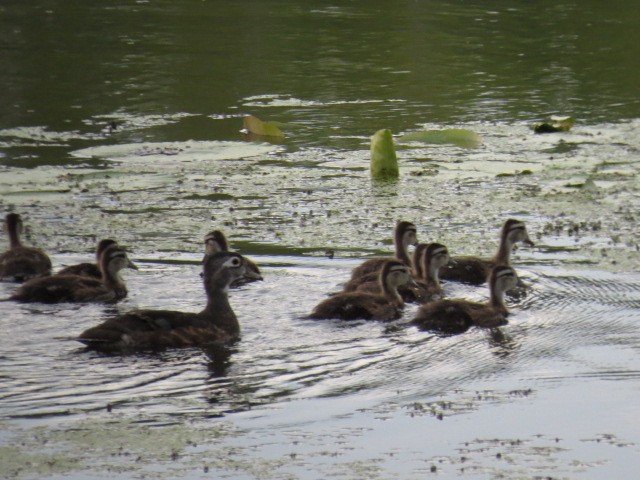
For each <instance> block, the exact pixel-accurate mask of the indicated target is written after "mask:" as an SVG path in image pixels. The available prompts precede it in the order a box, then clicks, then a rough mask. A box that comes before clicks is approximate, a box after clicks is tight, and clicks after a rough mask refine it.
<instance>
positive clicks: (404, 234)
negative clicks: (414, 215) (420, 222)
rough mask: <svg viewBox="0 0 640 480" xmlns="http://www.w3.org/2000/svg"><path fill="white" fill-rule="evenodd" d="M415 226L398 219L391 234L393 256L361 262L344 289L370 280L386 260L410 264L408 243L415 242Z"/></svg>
mask: <svg viewBox="0 0 640 480" xmlns="http://www.w3.org/2000/svg"><path fill="white" fill-rule="evenodd" d="M416 231H417V230H416V226H415V225H414V224H413V223H411V222H407V221H404V220H403V221H400V222H398V224H397V225H396V228H395V230H394V235H393V243H394V245H395V250H396V256H395V257H376V258H370V259H369V260H366V261H365V262H364V263H361V264H360V265H358V266H357V267H356V268H354V269H353V270H352V272H351V279H350V280H349V281H348V282H347V283H346V284H345V285H344V290H345V291H347V292H349V291H353V290H355V289H356V288H357V287H358V285H360V284H361V283H363V282H366V281H370V280H371V276H370V275H371V274H374V275H375V274H376V272H379V271H380V269H381V268H382V265H383V264H384V263H385V262H386V261H387V260H399V261H401V262H402V263H404V264H405V265H407V266H411V260H410V259H409V253H408V249H409V245H415V244H416V243H417V235H416Z"/></svg>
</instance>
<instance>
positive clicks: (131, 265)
mask: <svg viewBox="0 0 640 480" xmlns="http://www.w3.org/2000/svg"><path fill="white" fill-rule="evenodd" d="M127 268H130V269H131V270H138V266H137V265H136V264H135V263H133V262H132V261H131V260H129V263H128V264H127Z"/></svg>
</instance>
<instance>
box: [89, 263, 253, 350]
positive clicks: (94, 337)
mask: <svg viewBox="0 0 640 480" xmlns="http://www.w3.org/2000/svg"><path fill="white" fill-rule="evenodd" d="M203 270H204V275H203V283H204V290H205V292H206V294H207V305H206V307H205V308H204V310H202V311H201V312H200V313H188V312H178V311H173V310H134V311H132V312H129V313H126V314H124V315H121V316H118V317H115V318H111V319H109V320H106V321H104V322H103V323H101V324H100V325H98V326H95V327H92V328H90V329H88V330H86V331H84V332H82V333H81V334H80V336H79V338H78V341H80V342H82V343H84V344H85V345H87V346H88V347H90V348H93V349H96V350H104V351H117V350H144V349H147V350H148V349H161V348H171V347H192V346H208V345H219V344H223V343H228V342H231V341H233V340H236V339H238V338H239V337H240V323H239V322H238V319H237V317H236V315H235V313H234V311H233V309H232V308H231V305H230V304H229V297H228V290H229V286H230V285H231V284H232V283H233V282H236V281H238V280H242V279H243V278H244V277H248V279H249V280H260V279H261V277H260V275H259V274H257V273H256V272H255V271H254V270H252V269H251V268H250V267H249V265H248V263H247V260H246V258H244V257H243V256H242V255H240V254H238V253H234V252H218V253H212V254H211V255H208V256H207V257H206V258H205V260H204V266H203Z"/></svg>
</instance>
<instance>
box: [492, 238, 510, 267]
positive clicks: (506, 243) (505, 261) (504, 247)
mask: <svg viewBox="0 0 640 480" xmlns="http://www.w3.org/2000/svg"><path fill="white" fill-rule="evenodd" d="M512 250H513V242H511V240H510V239H509V236H508V235H507V234H505V235H503V236H502V238H501V239H500V246H499V247H498V251H497V253H496V255H495V256H494V257H493V260H494V262H495V264H496V265H511V251H512Z"/></svg>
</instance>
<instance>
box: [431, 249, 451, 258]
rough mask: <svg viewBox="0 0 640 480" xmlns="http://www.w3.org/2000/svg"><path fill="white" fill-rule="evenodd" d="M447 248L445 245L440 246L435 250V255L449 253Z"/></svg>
mask: <svg viewBox="0 0 640 480" xmlns="http://www.w3.org/2000/svg"><path fill="white" fill-rule="evenodd" d="M447 253H448V252H447V249H446V248H445V247H440V248H438V249H436V250H435V251H434V252H433V256H434V257H436V256H438V255H442V254H447Z"/></svg>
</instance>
